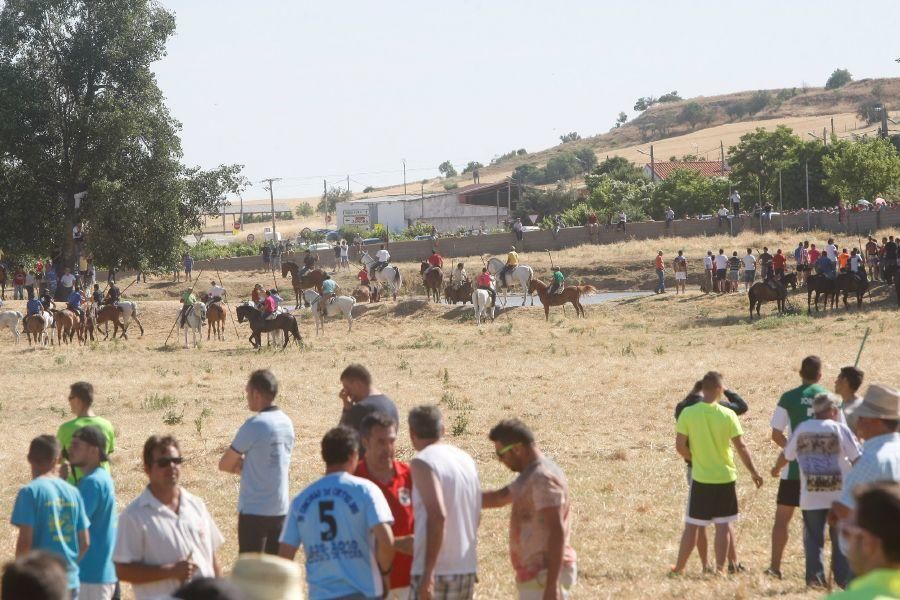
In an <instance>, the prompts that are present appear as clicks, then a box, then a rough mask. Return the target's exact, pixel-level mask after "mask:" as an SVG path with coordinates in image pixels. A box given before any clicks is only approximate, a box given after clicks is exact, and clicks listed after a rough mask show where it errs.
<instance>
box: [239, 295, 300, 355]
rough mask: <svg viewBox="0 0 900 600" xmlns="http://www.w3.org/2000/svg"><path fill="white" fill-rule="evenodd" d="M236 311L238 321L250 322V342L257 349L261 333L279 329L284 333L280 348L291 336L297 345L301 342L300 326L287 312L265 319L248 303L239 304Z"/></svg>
mask: <svg viewBox="0 0 900 600" xmlns="http://www.w3.org/2000/svg"><path fill="white" fill-rule="evenodd" d="M234 312H236V313H237V318H238V323H243V322H244V321H247V322H248V323H250V331H252V333H251V334H250V337H249V338H248V339H249V340H250V343H251V344H252V345H253V347H254V348H256V349H257V350H259V349H261V348H262V334H263V333H269V332H271V331H276V330H279V331H281V332H282V333H283V334H284V344H283V345H282V346H281V349H282V350H284V349H285V348H286V347H287V345H288V341H290V339H291V336H293V337H294V341H295V342H297V344H298V345H302V344H303V338H302V337H301V336H300V328H299V327H298V325H297V319H295V318H294V315H292V314H289V313H281V314H279V315H277V316H276V317H275V318H274V319H266V317H265V315H263V313H262V311H260V310H259V309H257V308H256V307H254V306H251V305H249V304H241V305H240V306H238V307H237V309H236V310H235V311H234Z"/></svg>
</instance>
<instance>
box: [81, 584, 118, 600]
mask: <svg viewBox="0 0 900 600" xmlns="http://www.w3.org/2000/svg"><path fill="white" fill-rule="evenodd" d="M115 593H116V584H114V583H82V584H81V585H80V586H79V589H78V600H111V598H112V597H113V594H115Z"/></svg>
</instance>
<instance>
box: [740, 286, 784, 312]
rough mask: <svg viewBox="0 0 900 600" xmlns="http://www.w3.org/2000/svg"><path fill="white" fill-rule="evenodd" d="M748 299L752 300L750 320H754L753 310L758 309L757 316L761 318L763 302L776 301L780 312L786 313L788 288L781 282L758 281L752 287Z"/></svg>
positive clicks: (748, 292)
mask: <svg viewBox="0 0 900 600" xmlns="http://www.w3.org/2000/svg"><path fill="white" fill-rule="evenodd" d="M747 297H748V298H749V299H750V320H751V321H752V320H753V308H754V307H756V316H757V317H758V316H759V307H760V305H762V303H763V302H772V301H774V302H775V303H776V305H777V306H778V312H779V314H780V313H783V312H784V311H785V303H786V302H787V288H786V287H784V284H782V283H781V282H780V281H774V280H772V281H770V282H766V281H757V282H756V283H754V284H753V285H751V286H750V289H749V290H748V291H747Z"/></svg>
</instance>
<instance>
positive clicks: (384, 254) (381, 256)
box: [375, 249, 391, 262]
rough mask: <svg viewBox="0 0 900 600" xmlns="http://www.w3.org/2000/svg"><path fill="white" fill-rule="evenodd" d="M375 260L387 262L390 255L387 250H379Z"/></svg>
mask: <svg viewBox="0 0 900 600" xmlns="http://www.w3.org/2000/svg"><path fill="white" fill-rule="evenodd" d="M375 258H376V259H378V260H380V261H381V262H387V261H389V260H390V259H391V255H390V253H389V252H388V251H387V250H384V249H381V250H379V251H378V252H376V253H375Z"/></svg>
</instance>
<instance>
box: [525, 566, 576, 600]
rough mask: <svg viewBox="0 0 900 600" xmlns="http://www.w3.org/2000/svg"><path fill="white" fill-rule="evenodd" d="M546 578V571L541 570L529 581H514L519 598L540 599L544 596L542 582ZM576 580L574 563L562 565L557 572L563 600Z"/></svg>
mask: <svg viewBox="0 0 900 600" xmlns="http://www.w3.org/2000/svg"><path fill="white" fill-rule="evenodd" d="M546 579H547V571H546V570H544V571H541V572H540V573H538V575H537V577H535V578H534V579H532V580H531V581H520V582H517V583H516V587H517V588H518V590H519V600H541V598H543V597H544V584H545V582H546ZM577 581H578V567H577V566H576V565H574V564H572V565H563V566H562V569H561V570H560V572H559V584H560V585H559V587H560V588H561V590H562V598H563V600H568V598H569V597H570V596H571V594H572V588H573V587H575V584H576V582H577Z"/></svg>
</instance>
